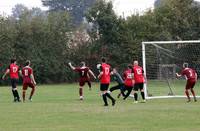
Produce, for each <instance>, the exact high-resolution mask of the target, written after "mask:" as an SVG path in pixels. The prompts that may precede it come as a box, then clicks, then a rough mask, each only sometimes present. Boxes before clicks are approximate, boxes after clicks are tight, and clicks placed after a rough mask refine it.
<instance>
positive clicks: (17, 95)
mask: <svg viewBox="0 0 200 131" xmlns="http://www.w3.org/2000/svg"><path fill="white" fill-rule="evenodd" d="M15 94H16V97H17V100H18V101H19V100H20V97H19V93H18V91H17V90H15Z"/></svg>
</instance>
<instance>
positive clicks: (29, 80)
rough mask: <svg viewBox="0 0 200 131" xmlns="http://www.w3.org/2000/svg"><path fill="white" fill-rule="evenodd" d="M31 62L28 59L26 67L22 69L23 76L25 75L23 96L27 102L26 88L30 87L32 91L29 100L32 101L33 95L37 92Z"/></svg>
mask: <svg viewBox="0 0 200 131" xmlns="http://www.w3.org/2000/svg"><path fill="white" fill-rule="evenodd" d="M30 65H31V62H30V61H29V60H27V61H26V63H25V67H23V69H22V76H23V91H22V98H23V102H25V95H26V90H27V88H28V87H30V88H31V89H32V90H31V93H30V96H29V100H30V101H32V96H33V94H34V92H35V85H36V82H35V78H34V75H33V69H32V68H31V67H30Z"/></svg>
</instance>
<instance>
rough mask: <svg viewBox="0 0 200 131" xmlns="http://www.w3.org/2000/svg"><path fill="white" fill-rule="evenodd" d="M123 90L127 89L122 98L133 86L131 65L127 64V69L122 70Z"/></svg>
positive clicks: (125, 96) (127, 94)
mask: <svg viewBox="0 0 200 131" xmlns="http://www.w3.org/2000/svg"><path fill="white" fill-rule="evenodd" d="M123 77H124V90H123V92H125V91H126V90H127V91H128V92H127V93H126V94H125V95H124V98H123V99H124V100H125V99H126V98H127V97H128V96H129V95H130V94H131V91H132V90H133V86H134V83H135V81H134V79H133V72H132V65H128V67H127V69H126V70H125V71H124V75H123Z"/></svg>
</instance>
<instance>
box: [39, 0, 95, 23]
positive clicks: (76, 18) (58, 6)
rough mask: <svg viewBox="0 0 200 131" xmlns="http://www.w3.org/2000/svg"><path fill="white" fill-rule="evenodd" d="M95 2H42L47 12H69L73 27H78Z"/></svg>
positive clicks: (89, 0)
mask: <svg viewBox="0 0 200 131" xmlns="http://www.w3.org/2000/svg"><path fill="white" fill-rule="evenodd" d="M95 1H96V0H42V3H43V5H44V6H47V7H49V11H69V13H70V15H71V16H72V19H73V23H74V25H79V24H80V23H81V22H82V21H83V17H84V13H85V12H86V11H87V9H88V8H89V7H91V6H92V5H93V4H94V2H95Z"/></svg>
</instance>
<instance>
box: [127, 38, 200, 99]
mask: <svg viewBox="0 0 200 131" xmlns="http://www.w3.org/2000/svg"><path fill="white" fill-rule="evenodd" d="M171 43H174V44H181V43H197V44H200V40H185V41H144V42H142V63H143V70H144V75H145V76H146V53H145V45H148V44H171ZM144 93H145V98H146V99H160V98H186V96H181V95H174V96H151V97H149V96H148V91H147V84H146V83H144ZM130 97H134V96H133V95H130ZM196 97H197V98H200V96H196Z"/></svg>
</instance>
